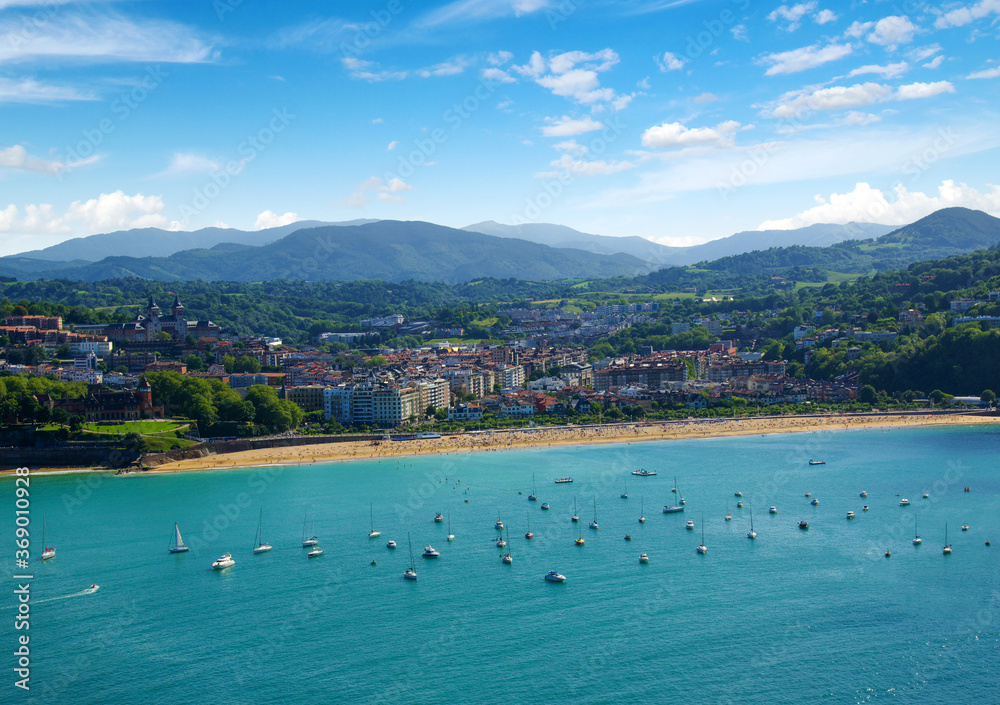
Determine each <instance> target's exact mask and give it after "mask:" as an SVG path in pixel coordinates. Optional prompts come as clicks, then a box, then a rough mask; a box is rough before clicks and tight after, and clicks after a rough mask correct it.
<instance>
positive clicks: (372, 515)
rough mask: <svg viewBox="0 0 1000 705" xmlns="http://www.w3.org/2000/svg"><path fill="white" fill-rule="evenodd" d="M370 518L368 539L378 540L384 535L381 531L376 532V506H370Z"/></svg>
mask: <svg viewBox="0 0 1000 705" xmlns="http://www.w3.org/2000/svg"><path fill="white" fill-rule="evenodd" d="M368 516H369V524H368V526H369V530H368V538H370V539H374V538H378V537H379V536H381V535H382V532H381V531H375V505H374V504H369V505H368Z"/></svg>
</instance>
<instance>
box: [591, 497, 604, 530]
mask: <svg viewBox="0 0 1000 705" xmlns="http://www.w3.org/2000/svg"><path fill="white" fill-rule="evenodd" d="M590 528H591V529H599V528H601V527H599V526H598V525H597V497H594V520H593V521H592V522H590Z"/></svg>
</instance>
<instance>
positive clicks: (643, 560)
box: [639, 553, 649, 563]
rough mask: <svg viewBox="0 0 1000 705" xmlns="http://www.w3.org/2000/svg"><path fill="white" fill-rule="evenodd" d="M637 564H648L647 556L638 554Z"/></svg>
mask: <svg viewBox="0 0 1000 705" xmlns="http://www.w3.org/2000/svg"><path fill="white" fill-rule="evenodd" d="M639 562H640V563H649V556H647V555H646V554H645V553H640V554H639Z"/></svg>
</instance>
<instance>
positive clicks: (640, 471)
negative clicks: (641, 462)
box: [632, 468, 656, 477]
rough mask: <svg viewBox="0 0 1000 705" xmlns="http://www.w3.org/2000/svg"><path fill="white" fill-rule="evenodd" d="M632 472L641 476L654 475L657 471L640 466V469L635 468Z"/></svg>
mask: <svg viewBox="0 0 1000 705" xmlns="http://www.w3.org/2000/svg"><path fill="white" fill-rule="evenodd" d="M632 474H633V475H638V476H639V477H652V476H653V475H655V474H656V471H655V470H644V469H642V468H639V469H638V470H633V471H632Z"/></svg>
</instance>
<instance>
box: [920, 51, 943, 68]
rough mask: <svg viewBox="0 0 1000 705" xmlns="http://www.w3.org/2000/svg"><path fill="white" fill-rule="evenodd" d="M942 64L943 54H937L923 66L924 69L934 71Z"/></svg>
mask: <svg viewBox="0 0 1000 705" xmlns="http://www.w3.org/2000/svg"><path fill="white" fill-rule="evenodd" d="M943 63H944V54H938V55H937V56H935V57H934V58H933V59H932V60H931V61H928V62H927V63H926V64H924V68H925V69H936V68H937V67H938V66H940V65H941V64H943Z"/></svg>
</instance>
